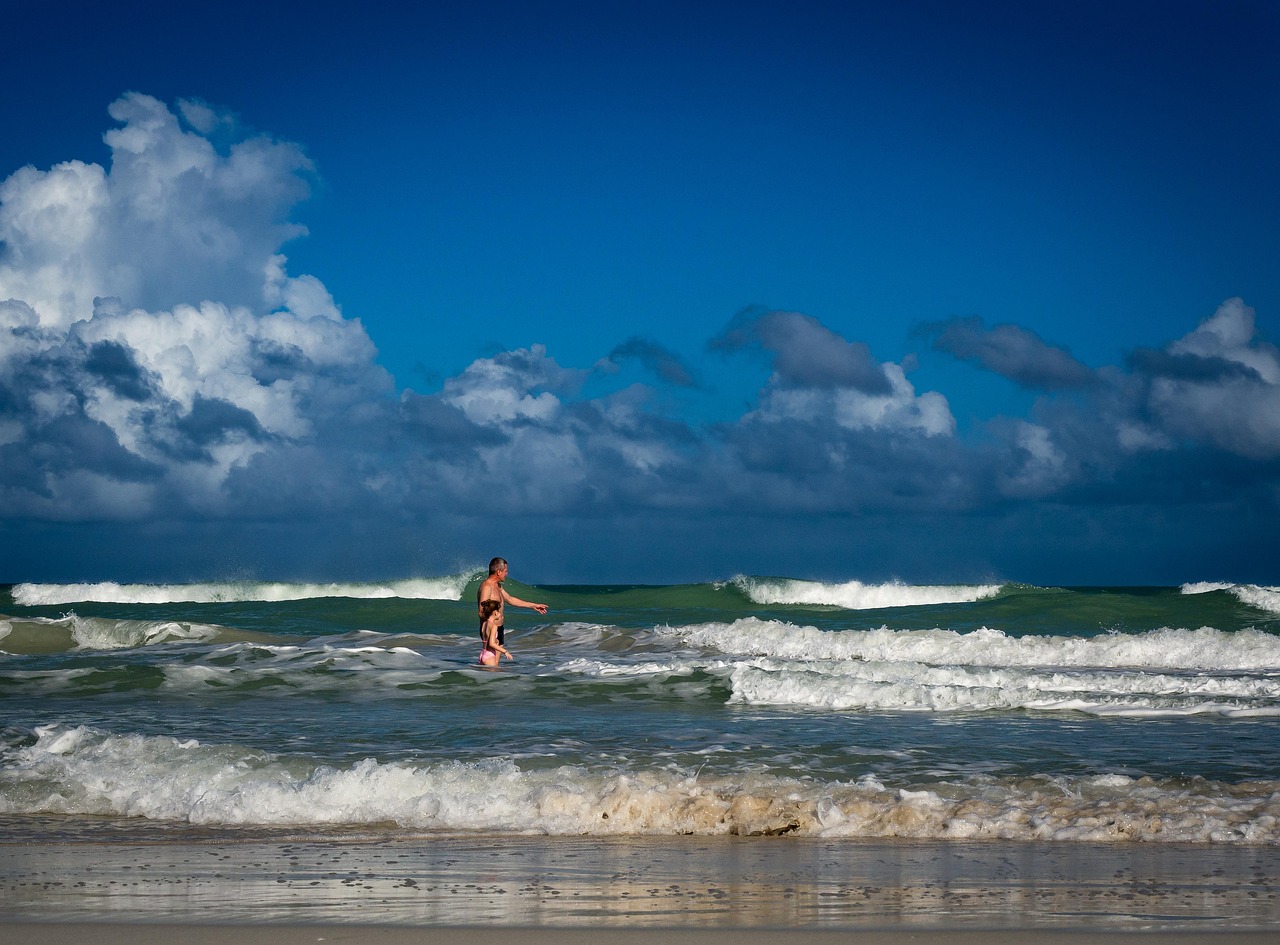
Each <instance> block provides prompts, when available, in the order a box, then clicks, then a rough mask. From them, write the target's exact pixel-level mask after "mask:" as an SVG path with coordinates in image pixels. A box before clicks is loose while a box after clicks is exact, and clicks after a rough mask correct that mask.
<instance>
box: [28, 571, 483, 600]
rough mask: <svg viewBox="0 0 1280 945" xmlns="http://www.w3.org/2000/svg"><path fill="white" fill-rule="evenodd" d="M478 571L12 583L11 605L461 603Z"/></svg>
mask: <svg viewBox="0 0 1280 945" xmlns="http://www.w3.org/2000/svg"><path fill="white" fill-rule="evenodd" d="M476 574H477V572H469V573H466V574H454V575H447V576H445V577H434V578H407V579H405V580H401V581H386V582H371V583H334V584H305V583H286V582H268V581H229V582H207V583H202V584H117V583H115V582H112V581H104V582H101V583H97V584H17V585H15V586H14V588H13V600H14V603H16V604H19V605H20V606H24V607H41V606H52V605H58V604H73V603H80V602H83V601H95V602H102V603H116V604H172V603H178V602H189V603H197V604H218V603H230V602H235V601H293V600H308V599H311V598H317V597H354V598H361V599H365V600H376V599H385V598H393V597H399V598H406V599H410V600H461V599H462V591H463V588H465V587H466V586H467V583H468V582H469V581H471V580H472V579H474V578H475V577H476Z"/></svg>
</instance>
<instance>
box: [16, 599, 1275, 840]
mask: <svg viewBox="0 0 1280 945" xmlns="http://www.w3.org/2000/svg"><path fill="white" fill-rule="evenodd" d="M478 578H479V575H466V574H464V575H451V576H443V577H438V578H424V579H418V580H410V581H400V582H393V583H389V584H385V585H373V584H360V585H300V584H227V583H221V584H219V583H210V584H203V585H167V586H138V585H133V586H121V585H77V586H70V585H18V586H15V587H11V588H7V589H5V590H4V591H3V593H0V614H2V615H3V617H0V719H2V723H0V725H2V727H0V814H4V815H8V816H11V817H19V818H21V817H24V816H27V817H31V818H42V819H41V823H42V824H46V823H53V824H55V825H56V824H57V823H58V822H59V821H58V819H57V818H58V817H62V818H64V821H63V822H65V823H66V825H67V829H68V830H72V829H74V826H75V823H76V821H77V819H83V818H85V817H102V816H109V817H112V818H121V819H122V822H123V823H125V824H128V823H136V824H138V825H139V829H141V828H142V827H144V826H145V828H146V829H147V830H149V831H154V830H155V829H157V828H160V829H163V828H164V826H165V825H172V826H174V827H175V828H176V827H180V826H184V825H190V824H205V825H215V826H227V825H236V826H239V827H243V828H245V829H249V830H252V829H255V828H258V829H262V830H268V829H272V828H275V827H279V826H281V825H293V826H296V827H299V828H306V829H307V830H312V831H316V832H317V833H321V834H323V833H324V832H325V831H333V830H343V829H349V828H351V827H353V826H360V827H366V828H372V829H378V830H388V831H395V832H398V833H406V832H407V833H455V834H456V833H459V832H473V831H479V832H485V833H499V834H501V833H549V834H570V835H595V834H607V835H611V834H651V835H655V834H656V835H664V834H669V835H675V834H690V833H692V834H708V835H714V834H760V833H765V834H768V833H796V834H800V835H815V836H824V837H831V838H842V837H871V836H875V837H924V838H933V837H966V838H983V837H991V838H996V837H1001V838H1010V839H1028V840H1030V839H1035V840H1048V841H1060V842H1064V843H1068V842H1072V841H1077V840H1114V841H1117V842H1124V841H1129V840H1144V841H1151V842H1177V841H1200V842H1215V843H1263V844H1274V843H1276V842H1277V840H1278V839H1280V727H1278V726H1280V721H1278V719H1280V591H1278V590H1277V589H1275V588H1268V587H1256V586H1247V585H1216V584H1215V585H1210V584H1203V585H1188V586H1185V587H1182V588H1036V587H1028V586H1023V585H990V586H976V585H956V586H947V587H913V586H907V585H898V584H890V585H863V584H860V583H858V582H849V583H844V584H839V583H821V582H811V581H798V580H789V579H767V578H738V579H735V580H733V581H726V582H723V583H717V584H695V585H682V586H671V587H621V586H618V587H609V586H548V587H528V586H524V585H517V584H511V585H509V590H510V591H511V592H512V593H514V594H515V595H516V596H518V597H522V598H525V599H528V600H537V601H545V602H546V603H548V604H549V605H550V607H551V611H550V612H549V613H548V614H547V615H546V616H545V617H544V616H539V615H537V614H536V613H533V612H531V611H527V610H517V609H515V608H510V609H509V611H508V619H507V626H508V645H509V647H510V648H511V649H512V651H513V652H514V654H515V656H516V660H515V661H514V662H511V663H504V664H503V665H502V666H501V667H500V668H499V669H498V670H496V671H495V670H489V669H484V668H481V667H480V666H478V665H476V656H477V654H478V650H479V645H478V636H477V632H476V627H475V624H476V619H475V605H474V598H475V588H476V586H477V583H478ZM49 815H55V816H54V818H53V819H52V820H49V819H48V818H49ZM49 829H53V828H49Z"/></svg>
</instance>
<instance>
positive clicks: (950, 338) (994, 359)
mask: <svg viewBox="0 0 1280 945" xmlns="http://www.w3.org/2000/svg"><path fill="white" fill-rule="evenodd" d="M920 331H921V333H922V334H924V335H925V336H931V337H932V338H933V346H934V348H936V349H937V350H939V351H945V352H948V353H949V354H952V355H954V356H955V357H957V358H960V359H961V360H964V361H975V362H977V363H978V364H980V365H982V366H983V367H984V368H986V369H987V370H989V371H993V372H994V373H996V374H999V375H1001V376H1003V377H1007V378H1008V379H1009V380H1011V381H1013V382H1014V383H1016V384H1019V385H1021V386H1022V387H1026V388H1030V389H1031V390H1048V391H1053V390H1069V389H1071V388H1077V387H1084V386H1086V385H1088V384H1090V383H1092V382H1093V379H1094V376H1093V372H1092V371H1091V370H1089V368H1087V367H1086V366H1085V365H1083V364H1081V363H1080V362H1079V361H1077V360H1076V359H1075V358H1073V357H1072V356H1071V354H1070V353H1069V352H1068V351H1067V350H1066V349H1065V348H1061V347H1057V346H1055V345H1050V344H1046V343H1045V342H1044V341H1043V340H1042V339H1041V338H1040V336H1039V335H1037V334H1036V333H1035V332H1033V331H1029V330H1028V329H1026V328H1021V327H1019V326H1017V325H996V326H995V327H994V328H987V327H986V325H985V324H984V323H983V321H982V319H981V318H979V317H977V316H974V317H972V318H953V319H950V320H948V321H943V322H933V323H930V324H926V325H924V326H922V327H921V329H920Z"/></svg>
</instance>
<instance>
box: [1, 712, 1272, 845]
mask: <svg viewBox="0 0 1280 945" xmlns="http://www.w3.org/2000/svg"><path fill="white" fill-rule="evenodd" d="M34 736H35V737H34V739H31V738H27V739H23V740H22V741H21V742H19V743H16V744H11V745H8V746H3V747H0V755H2V756H3V757H4V758H5V761H6V764H5V765H4V767H3V769H0V813H5V814H39V813H57V814H97V815H110V816H124V817H140V818H147V819H150V820H159V821H175V822H186V823H194V824H206V825H310V826H320V825H329V826H347V825H370V826H372V825H383V826H387V827H395V828H399V829H408V830H415V831H423V832H452V833H457V832H467V831H503V832H513V833H540V834H568V835H617V834H624V835H625V834H656V835H680V834H693V835H714V834H741V835H753V834H780V833H796V834H799V835H810V836H827V837H835V836H840V837H913V838H963V839H973V838H987V839H995V838H999V839H1008V840H1053V841H1073V840H1078V841H1092V842H1099V841H1101V842H1121V841H1138V840H1141V841H1149V842H1208V841H1212V842H1220V843H1259V844H1274V843H1276V842H1280V782H1274V781H1267V782H1249V783H1245V784H1239V785H1232V784H1223V783H1216V782H1207V781H1205V782H1201V781H1193V782H1189V783H1188V782H1181V781H1160V780H1154V779H1146V778H1143V779H1136V780H1135V779H1131V778H1129V777H1127V776H1124V775H1115V774H1102V775H1096V776H1077V777H1049V776H1032V777H1020V778H1017V779H1009V780H1000V779H993V778H974V779H966V780H961V781H957V782H937V783H929V784H902V785H897V786H894V785H886V784H885V783H884V782H883V780H881V779H880V778H878V777H876V776H875V775H874V774H873V773H871V772H868V773H866V774H865V775H864V776H862V777H860V778H858V779H857V780H855V781H839V782H833V781H820V780H815V779H809V778H805V779H795V778H787V777H781V776H778V775H772V774H766V773H760V772H755V773H744V774H737V775H724V774H705V773H700V772H697V771H689V770H684V769H677V768H670V767H664V768H660V769H653V768H645V769H622V768H618V767H617V766H608V767H602V768H588V767H583V766H571V765H562V766H559V767H554V768H549V769H534V770H528V771H526V770H522V769H521V768H520V767H519V766H518V765H517V764H516V763H514V762H512V761H510V760H499V759H484V760H479V761H471V762H466V761H444V762H432V763H421V764H418V763H413V762H409V761H391V762H383V761H378V760H376V759H373V758H364V759H362V760H359V761H356V762H353V763H350V764H347V765H344V766H332V765H323V764H316V763H315V762H313V761H310V760H306V759H301V758H297V757H289V756H283V755H277V754H272V753H269V752H262V751H256V750H253V749H249V748H245V747H241V746H236V745H205V744H202V743H200V742H198V741H195V740H192V739H178V738H171V737H165V736H154V735H153V736H142V735H116V734H112V733H108V732H103V731H100V730H96V729H92V728H88V727H83V726H81V727H68V726H61V725H51V726H44V727H39V728H37V729H36V730H35V731H34Z"/></svg>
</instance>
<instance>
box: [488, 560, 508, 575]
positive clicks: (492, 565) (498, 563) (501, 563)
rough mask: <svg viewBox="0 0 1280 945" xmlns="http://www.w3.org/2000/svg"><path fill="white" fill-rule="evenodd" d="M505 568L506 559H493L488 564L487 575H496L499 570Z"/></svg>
mask: <svg viewBox="0 0 1280 945" xmlns="http://www.w3.org/2000/svg"><path fill="white" fill-rule="evenodd" d="M506 566H507V559H506V558H494V559H493V560H492V561H490V562H489V573H490V574H497V573H498V570H499V569H500V568H505V567H506Z"/></svg>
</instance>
